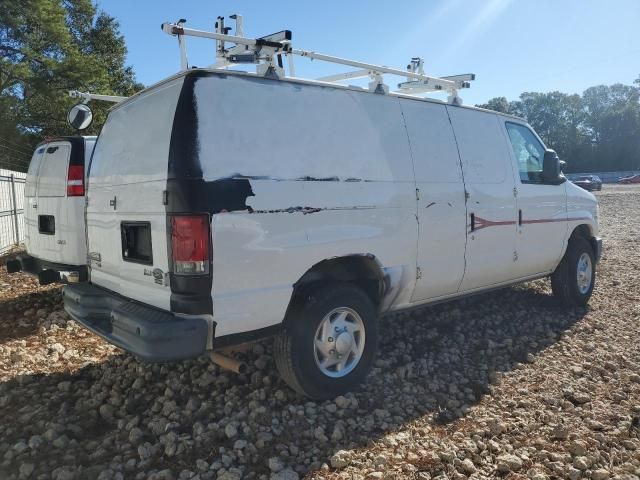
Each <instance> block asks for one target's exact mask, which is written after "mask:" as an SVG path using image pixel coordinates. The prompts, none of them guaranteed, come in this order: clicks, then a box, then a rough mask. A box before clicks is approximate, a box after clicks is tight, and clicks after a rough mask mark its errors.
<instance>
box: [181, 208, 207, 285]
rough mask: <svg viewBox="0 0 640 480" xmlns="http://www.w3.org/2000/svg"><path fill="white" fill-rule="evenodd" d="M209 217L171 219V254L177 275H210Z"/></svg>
mask: <svg viewBox="0 0 640 480" xmlns="http://www.w3.org/2000/svg"><path fill="white" fill-rule="evenodd" d="M210 238H211V236H210V234H209V217H208V216H207V215H174V216H172V217H171V252H172V261H173V273H174V274H176V275H206V274H208V273H209V247H210Z"/></svg>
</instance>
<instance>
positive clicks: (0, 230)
mask: <svg viewBox="0 0 640 480" xmlns="http://www.w3.org/2000/svg"><path fill="white" fill-rule="evenodd" d="M26 177H27V174H26V173H24V172H15V171H13V170H5V169H0V254H3V253H6V252H7V251H9V250H10V249H12V248H14V247H16V246H18V245H19V244H20V243H21V242H22V241H23V240H24V184H25V180H26Z"/></svg>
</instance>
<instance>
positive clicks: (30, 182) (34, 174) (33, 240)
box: [24, 144, 46, 252]
mask: <svg viewBox="0 0 640 480" xmlns="http://www.w3.org/2000/svg"><path fill="white" fill-rule="evenodd" d="M45 149H46V144H45V145H38V147H37V148H36V151H35V152H33V156H32V157H31V162H30V163H29V170H28V171H27V179H26V181H25V185H24V200H25V202H24V243H25V246H26V247H27V251H28V252H33V251H35V250H36V248H37V245H36V244H37V242H38V212H37V211H36V208H38V198H37V190H38V172H39V171H40V164H41V163H42V156H43V155H44V151H45Z"/></svg>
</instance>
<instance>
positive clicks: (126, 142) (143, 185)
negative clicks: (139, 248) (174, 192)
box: [87, 78, 182, 310]
mask: <svg viewBox="0 0 640 480" xmlns="http://www.w3.org/2000/svg"><path fill="white" fill-rule="evenodd" d="M181 87H182V78H179V79H177V80H174V81H172V82H169V83H167V84H164V85H162V86H160V87H158V88H156V89H153V90H150V91H148V92H146V93H143V94H141V95H140V96H138V97H137V98H135V99H133V100H132V101H129V102H127V103H126V104H124V105H122V106H119V107H118V108H116V109H114V110H113V111H112V112H111V113H110V114H109V118H108V120H107V122H106V123H105V126H104V127H103V129H102V132H101V134H100V139H99V141H98V142H97V143H96V147H95V151H94V154H93V158H92V161H91V167H90V171H89V188H88V205H87V233H88V235H87V236H88V251H89V259H90V267H91V281H92V283H94V284H96V285H98V286H101V287H104V288H107V289H109V290H111V291H113V292H116V293H119V294H121V295H125V296H127V297H129V298H132V299H134V300H137V301H139V302H143V303H146V304H149V305H152V306H155V307H159V308H163V309H166V310H169V306H170V288H169V282H168V277H167V274H168V271H169V265H168V263H169V260H168V254H167V252H168V249H167V213H166V207H165V204H164V197H163V192H164V191H165V189H166V184H167V161H168V152H169V143H170V138H171V131H172V128H173V118H174V113H175V109H176V104H177V101H178V96H179V94H180V90H181ZM132 223H133V224H135V223H137V224H143V225H147V226H148V227H147V228H148V231H149V232H150V235H151V253H152V255H151V257H152V258H151V259H150V260H149V261H136V260H135V259H131V258H127V257H126V252H125V250H124V248H123V226H124V225H127V224H132ZM154 272H155V273H154Z"/></svg>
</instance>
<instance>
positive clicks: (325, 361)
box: [313, 307, 366, 378]
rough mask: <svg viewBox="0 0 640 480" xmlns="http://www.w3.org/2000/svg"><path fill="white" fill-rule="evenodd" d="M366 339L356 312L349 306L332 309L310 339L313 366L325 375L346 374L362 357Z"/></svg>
mask: <svg viewBox="0 0 640 480" xmlns="http://www.w3.org/2000/svg"><path fill="white" fill-rule="evenodd" d="M365 340H366V338H365V329H364V322H363V321H362V317H360V315H359V314H358V312H356V311H355V310H352V309H351V308H348V307H338V308H335V309H333V310H331V311H330V312H329V313H327V314H326V315H325V316H324V318H323V319H322V321H321V322H320V324H319V325H318V328H317V329H316V334H315V337H314V339H313V353H314V358H315V361H316V366H317V367H318V368H319V369H320V371H321V372H322V373H323V374H324V375H326V376H327V377H331V378H341V377H344V376H345V375H348V374H349V373H351V372H352V371H353V369H354V368H356V366H357V365H358V363H359V362H360V359H361V358H362V354H363V352H364V344H365Z"/></svg>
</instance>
